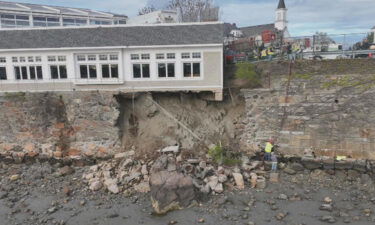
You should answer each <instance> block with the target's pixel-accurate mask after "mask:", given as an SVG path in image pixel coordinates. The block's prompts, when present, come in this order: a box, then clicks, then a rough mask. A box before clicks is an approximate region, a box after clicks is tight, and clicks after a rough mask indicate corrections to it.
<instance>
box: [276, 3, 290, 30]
mask: <svg viewBox="0 0 375 225" xmlns="http://www.w3.org/2000/svg"><path fill="white" fill-rule="evenodd" d="M287 11H288V9H287V8H286V7H285V2H284V0H279V5H278V7H277V9H276V21H275V28H276V29H277V30H280V31H284V30H285V29H286V28H287V27H288V21H287V18H286V15H287Z"/></svg>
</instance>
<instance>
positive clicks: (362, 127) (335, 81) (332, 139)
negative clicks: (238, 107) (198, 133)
mask: <svg viewBox="0 0 375 225" xmlns="http://www.w3.org/2000/svg"><path fill="white" fill-rule="evenodd" d="M288 66H289V65H288V64H287V63H276V62H275V63H268V64H260V65H258V66H257V68H258V69H260V70H261V71H262V72H263V74H264V75H265V76H264V77H265V85H264V87H266V88H263V89H248V90H243V94H244V96H245V99H246V113H247V115H246V119H245V120H244V121H243V122H244V124H245V127H246V128H245V130H246V131H245V132H244V134H243V135H242V137H241V143H242V149H247V150H249V151H253V152H254V151H257V150H259V147H258V146H259V145H262V144H263V143H264V142H265V141H266V140H267V139H269V138H271V137H272V138H274V139H275V140H276V144H277V145H279V151H281V152H282V153H284V154H286V155H293V156H302V155H303V152H304V150H305V149H312V150H313V151H314V152H315V154H316V155H318V156H335V155H344V156H349V157H353V158H359V159H371V160H375V102H374V99H375V89H374V88H373V87H372V85H368V84H371V82H374V81H373V80H374V77H375V75H374V74H375V60H345V61H343V60H333V61H322V62H314V61H307V62H306V61H305V62H297V63H296V64H294V65H293V68H292V72H293V73H292V76H290V77H289V75H288ZM289 78H290V79H289ZM288 81H290V82H288ZM288 83H289V84H288ZM374 84H375V82H374ZM269 85H270V86H269ZM354 86H356V87H354Z"/></svg>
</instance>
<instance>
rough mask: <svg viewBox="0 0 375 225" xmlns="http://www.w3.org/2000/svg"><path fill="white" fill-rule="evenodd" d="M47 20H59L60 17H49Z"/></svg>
mask: <svg viewBox="0 0 375 225" xmlns="http://www.w3.org/2000/svg"><path fill="white" fill-rule="evenodd" d="M47 21H48V22H59V21H60V18H58V17H48V18H47Z"/></svg>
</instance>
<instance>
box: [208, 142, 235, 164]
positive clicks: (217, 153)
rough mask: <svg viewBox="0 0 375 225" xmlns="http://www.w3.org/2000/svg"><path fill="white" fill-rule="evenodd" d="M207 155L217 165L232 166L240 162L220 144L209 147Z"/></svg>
mask: <svg viewBox="0 0 375 225" xmlns="http://www.w3.org/2000/svg"><path fill="white" fill-rule="evenodd" d="M208 155H209V156H210V157H211V158H212V159H213V160H214V162H215V163H217V164H219V165H226V166H234V165H238V164H240V163H241V160H239V159H237V158H235V157H233V154H231V153H230V152H229V151H226V150H225V149H224V148H223V147H222V146H221V144H220V145H216V146H215V147H213V148H211V149H209V150H208Z"/></svg>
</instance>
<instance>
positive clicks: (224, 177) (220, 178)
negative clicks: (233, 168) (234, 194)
mask: <svg viewBox="0 0 375 225" xmlns="http://www.w3.org/2000/svg"><path fill="white" fill-rule="evenodd" d="M218 177H219V182H220V183H225V182H226V181H227V180H228V177H227V175H225V174H219V176H218Z"/></svg>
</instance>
